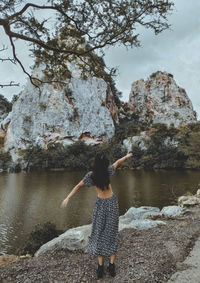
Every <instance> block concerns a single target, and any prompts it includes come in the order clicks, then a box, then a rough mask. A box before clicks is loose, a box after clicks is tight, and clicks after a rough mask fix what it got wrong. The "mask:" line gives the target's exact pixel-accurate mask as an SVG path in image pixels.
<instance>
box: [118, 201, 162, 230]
mask: <svg viewBox="0 0 200 283" xmlns="http://www.w3.org/2000/svg"><path fill="white" fill-rule="evenodd" d="M161 216H162V214H161V213H160V209H159V208H158V207H151V206H141V207H138V208H136V207H131V208H129V210H128V211H127V212H126V213H125V214H124V215H122V216H120V217H119V231H121V230H123V229H125V228H135V229H138V230H144V229H150V228H153V227H156V226H157V225H165V222H163V221H159V220H156V221H154V220H152V219H157V218H160V217H161ZM149 218H150V219H149Z"/></svg>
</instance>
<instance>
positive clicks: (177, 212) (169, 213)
mask: <svg viewBox="0 0 200 283" xmlns="http://www.w3.org/2000/svg"><path fill="white" fill-rule="evenodd" d="M182 212H183V209H182V208H181V207H180V206H177V205H170V206H165V207H163V209H162V210H161V213H162V215H163V216H164V217H166V218H176V217H178V216H181V214H182Z"/></svg>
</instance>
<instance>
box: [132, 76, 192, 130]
mask: <svg viewBox="0 0 200 283" xmlns="http://www.w3.org/2000/svg"><path fill="white" fill-rule="evenodd" d="M128 110H129V113H131V114H135V115H136V116H137V117H138V119H139V121H141V122H145V123H148V124H152V123H164V124H167V125H168V126H169V125H170V124H174V126H175V127H177V126H179V125H184V124H188V123H192V122H196V121H197V119H196V112H195V111H194V110H193V106H192V103H191V101H190V99H189V97H188V96H187V94H186V92H185V90H184V89H183V88H181V87H179V86H178V85H177V84H176V82H175V80H174V79H173V76H172V75H171V74H168V73H166V72H160V71H158V72H156V73H153V74H152V75H151V76H150V77H149V79H148V80H146V81H144V80H143V79H142V80H138V81H136V82H134V83H133V84H132V87H131V92H130V96H129V102H128Z"/></svg>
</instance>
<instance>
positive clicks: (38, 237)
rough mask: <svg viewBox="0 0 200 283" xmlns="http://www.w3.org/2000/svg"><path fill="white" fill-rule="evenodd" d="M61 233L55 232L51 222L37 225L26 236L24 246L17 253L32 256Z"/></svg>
mask: <svg viewBox="0 0 200 283" xmlns="http://www.w3.org/2000/svg"><path fill="white" fill-rule="evenodd" d="M61 233H63V231H60V230H57V229H56V226H55V225H54V224H52V223H51V222H46V223H44V224H43V225H37V226H35V229H34V230H33V231H32V232H31V233H30V235H29V236H28V239H27V241H26V243H25V245H24V246H23V247H22V248H21V249H20V250H19V251H17V253H18V254H19V255H25V254H30V255H32V256H33V255H34V253H35V252H36V251H37V250H38V249H39V248H40V247H41V246H42V245H44V244H45V243H47V242H49V241H51V240H52V239H54V238H56V237H58V236H59V235H60V234H61Z"/></svg>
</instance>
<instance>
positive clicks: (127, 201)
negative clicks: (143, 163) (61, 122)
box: [0, 170, 200, 253]
mask: <svg viewBox="0 0 200 283" xmlns="http://www.w3.org/2000/svg"><path fill="white" fill-rule="evenodd" d="M83 176H84V172H64V171H56V172H33V173H19V174H7V173H1V175H0V216H1V217H0V253H2V252H7V251H9V252H12V249H15V248H16V247H19V246H20V245H21V244H22V243H23V242H24V239H25V238H26V235H27V234H28V233H30V232H31V231H32V230H33V228H34V226H35V225H37V224H39V223H41V224H42V223H45V222H47V221H51V222H52V223H54V224H56V226H57V228H58V229H61V230H66V229H68V228H71V227H76V226H79V225H84V224H88V223H90V222H91V217H92V210H93V205H94V202H95V199H96V191H95V189H94V188H87V187H83V188H81V189H80V191H79V192H78V194H77V195H75V196H74V197H73V198H72V200H71V201H70V203H69V206H68V207H67V208H66V209H64V210H62V209H60V203H61V201H62V200H63V199H64V198H65V197H66V195H67V194H68V193H69V192H70V191H71V189H72V188H73V186H74V185H76V184H77V182H79V181H80V180H81V179H82V177H83ZM199 179H200V172H199V171H191V170H167V171H166V170H158V171H145V170H139V171H131V170H118V171H117V172H116V174H115V175H114V176H113V178H112V187H113V190H114V193H115V194H116V195H117V197H118V200H119V207H120V214H123V213H125V212H126V210H128V208H129V207H130V206H140V205H150V206H158V207H160V208H161V207H163V206H166V205H169V204H173V201H174V199H175V198H176V197H178V196H180V195H182V194H184V193H185V192H187V191H191V192H193V193H194V192H195V191H196V188H197V185H198V183H199V182H200V181H199Z"/></svg>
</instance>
